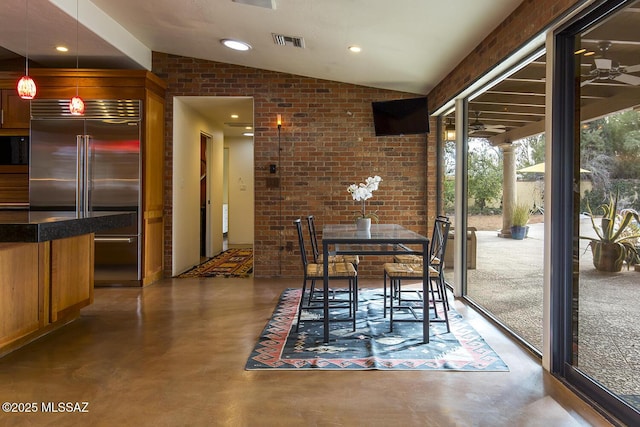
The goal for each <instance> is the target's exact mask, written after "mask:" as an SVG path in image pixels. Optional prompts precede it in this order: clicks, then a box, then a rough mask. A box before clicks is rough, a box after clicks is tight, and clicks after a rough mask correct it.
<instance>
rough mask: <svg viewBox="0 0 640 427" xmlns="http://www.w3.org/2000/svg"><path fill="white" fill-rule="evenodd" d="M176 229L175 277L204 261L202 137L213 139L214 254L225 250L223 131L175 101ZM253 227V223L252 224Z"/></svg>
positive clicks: (173, 266)
mask: <svg viewBox="0 0 640 427" xmlns="http://www.w3.org/2000/svg"><path fill="white" fill-rule="evenodd" d="M173 117H174V120H173V200H172V208H173V229H172V241H173V244H172V249H171V250H172V254H173V257H172V265H171V274H172V275H173V276H176V275H178V274H180V273H182V272H184V271H185V270H187V269H189V268H191V267H193V266H194V265H197V264H199V262H200V134H201V133H206V134H208V135H211V136H212V139H213V143H212V150H211V156H210V158H209V159H208V162H207V166H208V169H209V172H208V173H209V175H210V177H211V179H210V180H209V183H210V185H209V187H211V188H208V190H209V195H210V196H212V198H211V222H210V223H211V224H212V228H213V227H215V226H217V227H219V230H216V229H214V230H212V231H211V233H212V235H211V236H212V247H211V251H212V252H215V253H219V252H220V251H221V250H222V172H223V165H222V163H223V160H222V158H223V139H222V138H223V137H222V131H221V130H219V129H216V128H214V125H213V124H211V123H209V122H207V120H205V118H204V117H203V116H202V115H200V114H199V113H198V112H197V111H195V110H193V109H192V108H190V107H189V106H187V105H186V104H185V103H184V102H182V101H181V100H180V97H176V98H174V102H173ZM251 224H252V226H253V223H251Z"/></svg>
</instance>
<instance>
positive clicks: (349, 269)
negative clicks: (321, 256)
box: [307, 262, 357, 279]
mask: <svg viewBox="0 0 640 427" xmlns="http://www.w3.org/2000/svg"><path fill="white" fill-rule="evenodd" d="M328 267H329V277H355V276H356V274H357V273H356V269H355V268H354V266H353V264H351V263H350V262H331V263H329V264H328ZM323 277H324V275H323V264H308V265H307V278H320V279H321V278H323Z"/></svg>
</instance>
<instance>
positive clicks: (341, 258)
mask: <svg viewBox="0 0 640 427" xmlns="http://www.w3.org/2000/svg"><path fill="white" fill-rule="evenodd" d="M323 260H324V257H323V256H322V254H319V255H318V264H322V263H323V262H324V261H323ZM329 262H348V263H351V264H353V265H358V264H360V258H359V257H358V255H329Z"/></svg>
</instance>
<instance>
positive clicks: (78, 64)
mask: <svg viewBox="0 0 640 427" xmlns="http://www.w3.org/2000/svg"><path fill="white" fill-rule="evenodd" d="M79 3H80V0H76V96H79V95H78V94H79V93H80V92H79V89H78V86H80V81H79V80H80V79H79V78H78V75H77V73H78V70H79V69H80V38H79V37H78V33H79V31H80V30H79V28H80V12H79V11H80V8H79V7H78V4H79Z"/></svg>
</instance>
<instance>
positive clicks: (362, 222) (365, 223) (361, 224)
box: [356, 218, 371, 231]
mask: <svg viewBox="0 0 640 427" xmlns="http://www.w3.org/2000/svg"><path fill="white" fill-rule="evenodd" d="M356 230H358V231H370V230H371V218H358V219H356Z"/></svg>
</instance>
